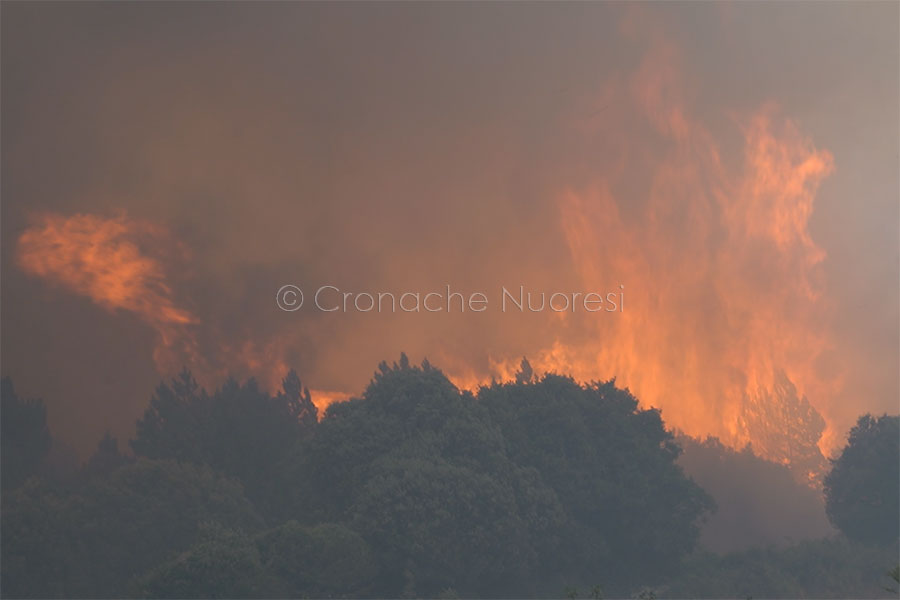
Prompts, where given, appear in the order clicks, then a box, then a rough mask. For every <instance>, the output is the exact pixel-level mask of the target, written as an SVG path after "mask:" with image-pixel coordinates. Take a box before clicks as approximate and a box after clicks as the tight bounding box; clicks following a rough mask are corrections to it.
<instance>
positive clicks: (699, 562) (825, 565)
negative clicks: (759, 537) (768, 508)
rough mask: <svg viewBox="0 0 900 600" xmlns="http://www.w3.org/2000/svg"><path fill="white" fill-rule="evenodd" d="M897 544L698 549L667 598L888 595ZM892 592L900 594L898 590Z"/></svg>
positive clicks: (841, 541) (825, 543) (671, 585)
mask: <svg viewBox="0 0 900 600" xmlns="http://www.w3.org/2000/svg"><path fill="white" fill-rule="evenodd" d="M896 560H897V547H896V546H895V547H893V548H884V547H873V546H866V545H863V544H860V543H858V542H852V541H849V540H846V539H841V538H829V539H823V540H812V541H806V542H801V543H799V544H795V545H793V546H789V547H787V548H781V549H779V548H775V547H768V548H755V549H752V550H747V551H744V552H738V553H732V554H728V555H725V556H719V555H715V554H711V553H698V554H696V555H694V556H692V557H691V559H690V560H689V561H688V562H687V563H686V564H685V567H684V570H683V572H682V573H681V574H680V575H679V576H678V578H676V579H674V580H672V581H670V582H668V584H667V585H666V586H664V589H663V592H662V594H661V597H663V598H747V597H753V598H885V597H890V596H888V595H886V594H885V590H884V589H883V587H882V585H883V581H884V573H885V570H886V566H885V565H890V564H891V563H893V562H895V561H896ZM893 597H896V595H894V596H893Z"/></svg>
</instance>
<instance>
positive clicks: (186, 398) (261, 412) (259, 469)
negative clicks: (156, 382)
mask: <svg viewBox="0 0 900 600" xmlns="http://www.w3.org/2000/svg"><path fill="white" fill-rule="evenodd" d="M316 419H317V411H316V407H315V405H314V404H313V403H312V401H311V399H310V396H309V390H306V389H304V388H303V387H302V386H301V384H300V380H299V378H298V377H297V374H296V373H295V372H294V371H291V372H290V373H289V374H288V375H287V377H286V378H285V379H284V382H283V391H282V392H280V393H278V394H276V395H275V396H270V395H269V394H267V393H265V392H263V391H262V390H260V389H259V387H258V386H257V384H256V381H255V380H253V379H250V380H249V381H247V382H246V383H244V384H240V383H238V382H236V381H235V380H233V379H229V380H228V381H227V382H226V383H225V385H224V386H222V388H221V389H220V390H217V391H216V392H215V393H213V394H212V395H209V394H207V393H206V391H205V390H203V389H201V388H200V387H199V385H198V384H197V382H196V381H195V380H194V378H193V377H192V376H191V374H190V373H189V372H188V371H183V372H182V373H181V374H180V375H179V376H178V377H176V378H174V379H173V380H172V381H171V383H170V384H165V383H162V384H160V386H159V387H158V388H157V390H156V393H155V394H154V396H153V398H152V399H151V401H150V406H149V407H148V408H147V411H146V412H145V413H144V416H143V417H142V418H141V419H140V420H138V422H137V436H136V437H135V439H134V440H132V441H131V447H132V449H133V450H134V453H135V454H136V455H138V456H146V457H148V458H165V459H175V460H181V461H190V462H195V463H202V464H207V465H209V466H211V467H212V468H213V469H215V470H217V471H220V472H222V473H224V474H226V475H228V476H230V477H236V478H237V479H239V480H240V481H241V482H243V483H244V487H245V489H246V490H247V491H248V495H249V497H250V498H251V499H252V500H254V501H255V502H256V503H257V504H258V505H259V506H261V507H264V505H266V504H267V503H269V502H271V501H272V500H271V498H272V496H277V495H278V490H277V487H278V485H277V484H278V481H279V479H278V475H279V469H280V464H279V463H280V461H281V460H283V459H284V458H285V456H287V455H288V453H289V451H290V450H291V449H292V448H293V446H294V445H295V444H296V443H297V441H298V440H299V439H300V438H301V437H302V436H303V435H305V434H307V433H309V432H310V431H311V430H312V429H313V428H314V427H315V425H316V422H317V421H316Z"/></svg>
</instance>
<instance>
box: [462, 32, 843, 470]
mask: <svg viewBox="0 0 900 600" xmlns="http://www.w3.org/2000/svg"><path fill="white" fill-rule="evenodd" d="M602 95H603V101H602V103H603V104H605V105H606V104H609V103H610V102H611V100H610V98H613V99H615V98H619V99H620V104H623V105H625V106H626V108H623V109H622V112H623V113H625V112H627V111H632V110H634V109H633V107H635V106H636V107H638V109H639V111H640V112H641V114H642V118H643V123H644V124H645V125H646V126H649V127H650V128H652V130H653V131H654V132H655V135H656V137H657V138H658V140H659V144H658V146H659V151H658V153H657V154H656V155H655V156H653V157H652V159H651V161H652V163H653V164H652V166H649V167H648V172H650V173H652V177H651V178H650V179H649V181H648V184H649V186H648V191H647V194H646V200H645V201H643V204H639V205H638V207H637V208H636V209H635V210H634V214H629V215H628V216H627V217H626V216H625V215H623V214H622V209H621V207H623V206H628V201H630V200H633V198H630V197H627V196H625V195H624V194H623V193H621V192H618V191H617V190H623V189H627V184H628V182H627V181H626V179H627V174H626V170H625V169H624V168H622V167H621V166H617V167H614V168H612V169H609V168H607V169H605V170H603V171H604V172H603V174H602V175H598V176H597V177H596V178H595V180H594V181H593V182H592V183H591V184H590V185H588V186H585V187H583V188H581V189H575V188H573V189H568V190H565V191H563V192H562V193H560V194H559V197H558V207H559V215H560V224H561V226H562V228H563V230H564V232H565V237H566V240H567V242H568V245H569V250H570V254H571V258H572V260H573V261H574V264H575V265H576V267H577V270H578V273H579V276H580V278H581V282H582V284H583V288H582V289H586V290H604V289H609V288H610V287H611V285H612V284H622V285H624V288H625V290H626V292H625V295H626V300H625V309H624V310H623V312H622V313H616V314H615V315H608V316H606V318H597V315H593V314H592V315H589V316H587V317H585V316H583V315H582V316H579V315H573V314H569V315H567V319H566V321H565V322H563V323H560V325H559V327H558V331H559V334H558V336H557V339H555V340H553V341H552V343H550V344H548V345H547V346H546V347H545V348H544V349H543V350H539V351H538V352H537V353H535V354H534V355H529V357H528V358H529V359H530V362H531V364H532V365H533V366H534V368H535V369H536V370H538V371H545V372H558V373H564V374H571V375H573V376H574V377H575V378H576V379H579V380H583V381H590V380H596V379H606V378H612V377H615V378H616V379H617V383H618V384H619V385H622V386H627V387H628V388H630V389H631V390H632V392H634V393H635V395H636V396H637V397H638V398H639V399H640V400H641V401H642V402H643V404H645V405H647V406H655V407H657V408H660V409H662V410H663V412H664V417H665V419H666V421H667V422H668V423H669V424H670V425H671V426H674V427H676V428H678V429H680V430H682V431H684V432H685V433H688V434H690V435H694V436H705V435H715V436H718V437H719V438H720V439H721V440H722V441H723V442H725V443H728V444H730V445H732V446H735V447H743V446H744V445H746V444H748V443H752V444H753V448H754V450H755V451H756V452H757V453H759V454H761V455H762V456H765V457H767V458H769V459H772V460H776V461H780V462H790V461H797V459H798V455H799V454H800V453H801V449H800V448H799V446H800V445H801V444H800V443H799V442H798V440H801V439H802V440H803V442H804V443H803V444H802V445H803V448H802V452H803V453H805V454H806V455H807V456H804V460H805V461H806V462H807V463H809V464H812V463H815V464H817V465H820V466H821V465H822V464H823V463H824V459H823V457H822V454H820V453H819V451H820V450H821V451H822V452H824V453H827V452H828V451H829V450H830V449H831V447H832V446H833V445H834V443H835V440H836V439H837V436H836V435H835V432H834V431H833V430H832V429H830V428H829V429H826V430H825V431H824V435H822V434H823V429H824V425H823V424H822V422H821V421H822V419H821V417H820V416H819V414H818V412H817V411H816V410H815V409H814V408H812V406H811V405H810V404H809V402H808V401H807V400H806V398H807V396H808V397H809V398H811V399H813V400H814V401H815V402H816V403H817V404H819V405H827V404H828V403H829V402H831V401H833V400H834V399H835V397H836V395H837V393H838V391H839V389H840V385H841V372H840V370H833V371H832V372H830V373H824V372H823V370H822V369H821V368H819V367H818V366H817V365H818V361H819V360H820V359H821V358H822V357H823V356H825V355H827V353H828V352H829V350H831V349H832V348H833V347H834V344H833V342H832V340H831V339H830V338H829V337H828V333H827V332H828V328H827V325H826V324H827V321H828V318H829V315H830V307H829V304H828V302H827V300H826V299H825V298H823V294H822V291H821V290H822V284H821V280H822V274H821V270H820V267H821V262H822V260H823V259H824V257H825V253H824V251H823V250H822V249H821V248H819V247H818V246H817V245H816V244H815V242H814V241H813V240H812V238H811V236H810V233H809V229H808V223H809V218H810V215H811V214H812V211H813V205H814V200H815V194H816V191H817V188H818V187H819V185H820V184H821V182H822V181H823V179H824V178H825V177H826V176H827V175H828V174H829V173H830V172H831V171H832V169H833V160H832V156H831V154H830V153H829V152H827V151H825V150H819V149H817V148H815V146H814V145H813V144H812V143H811V141H810V140H808V139H807V138H805V137H804V136H803V135H802V134H801V133H800V132H799V130H798V128H797V127H796V125H794V124H793V123H792V122H791V121H790V120H787V119H783V118H779V116H778V110H777V108H776V107H775V106H774V105H769V106H764V107H763V108H761V109H760V110H759V111H758V112H757V113H755V114H752V115H750V116H747V117H733V122H735V123H736V124H737V127H736V129H737V130H738V131H739V132H740V133H741V137H742V140H741V145H742V147H741V148H740V152H739V153H738V152H734V151H733V150H732V151H731V154H737V155H738V156H743V162H742V164H739V165H738V166H737V168H734V167H731V168H728V167H726V165H725V164H723V161H722V160H721V158H720V157H721V156H722V154H723V149H722V146H721V144H720V143H718V142H717V140H716V138H715V136H714V135H713V133H712V132H710V131H709V130H708V129H707V128H706V127H705V126H704V124H703V123H701V122H700V121H698V120H696V119H693V118H692V117H691V115H690V113H689V111H688V109H687V107H686V106H685V105H684V103H683V102H682V100H681V98H682V96H683V94H682V93H681V89H680V78H679V68H678V53H677V51H676V50H675V49H674V48H673V47H672V46H671V45H669V44H667V43H665V41H664V40H657V42H656V43H655V45H654V46H653V47H652V48H651V50H650V52H648V54H647V56H646V58H645V60H644V62H643V64H642V65H641V66H640V68H639V69H638V70H637V72H636V73H635V74H634V75H633V76H632V77H630V78H625V79H624V81H622V82H619V83H617V84H614V85H611V86H609V87H608V88H606V89H605V90H604V93H603V94H602ZM631 122H632V123H633V121H631ZM605 123H606V125H605V129H604V130H603V135H604V136H605V137H607V138H608V139H611V140H614V142H615V143H616V144H618V145H619V146H620V147H621V149H622V150H621V152H622V154H623V155H629V156H633V157H635V160H640V156H641V154H640V152H641V150H642V149H641V148H636V147H634V144H632V143H631V142H630V138H629V131H626V130H625V129H624V126H623V128H621V129H619V130H617V129H616V123H629V119H627V118H625V117H624V116H623V117H622V118H617V115H615V114H613V115H607V117H606V119H605ZM632 173H633V172H632ZM576 331H580V332H583V331H589V332H590V334H591V335H590V336H589V338H588V339H587V341H576V342H572V341H571V340H572V339H577V340H584V338H585V336H583V335H575V332H576ZM519 360H520V357H519V356H514V357H512V356H510V357H503V358H495V359H494V360H492V364H491V371H492V372H491V373H490V374H480V375H479V374H476V373H472V372H467V371H460V372H459V373H457V374H455V375H456V376H455V381H456V382H457V383H458V384H459V385H460V386H462V387H466V388H474V387H477V386H478V385H481V384H484V383H486V382H488V381H490V380H491V379H492V378H493V379H499V380H510V379H512V378H513V376H514V374H515V372H516V370H517V369H518V366H519ZM761 399H762V400H761ZM761 403H764V404H765V405H767V406H768V407H769V408H767V409H766V410H761V409H760V405H761ZM772 407H774V408H772ZM785 419H792V422H785V421H784V420H785ZM785 438H792V439H793V440H794V441H793V442H792V441H791V440H790V439H789V440H788V441H787V442H785ZM817 444H818V446H817ZM813 455H814V456H813ZM816 468H817V467H810V469H811V470H815V469H816Z"/></svg>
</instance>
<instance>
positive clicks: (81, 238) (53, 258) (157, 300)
mask: <svg viewBox="0 0 900 600" xmlns="http://www.w3.org/2000/svg"><path fill="white" fill-rule="evenodd" d="M145 246H146V247H151V248H155V249H157V250H159V249H161V248H165V247H171V240H169V239H168V237H167V236H166V234H165V232H164V231H163V230H161V229H159V228H157V227H155V226H153V225H152V224H150V223H147V222H144V221H138V220H133V219H129V218H128V217H126V216H124V215H122V216H118V217H114V218H103V217H99V216H95V215H84V214H78V215H73V216H71V217H64V216H62V215H57V214H42V215H39V216H37V218H36V222H35V224H34V225H32V226H31V227H30V228H28V229H27V230H26V231H25V232H23V233H22V235H21V236H20V237H19V240H18V248H17V250H18V253H17V258H18V263H19V266H20V267H21V268H22V269H23V270H24V271H25V272H26V273H30V274H32V275H35V276H38V277H42V278H44V279H47V280H48V281H51V282H54V283H57V284H59V285H62V286H63V287H66V288H68V289H70V290H71V291H73V292H75V293H77V294H81V295H83V296H87V297H88V298H90V299H91V300H93V301H94V302H96V303H97V304H98V305H100V306H102V307H103V308H106V309H107V310H110V311H117V310H125V311H129V312H132V313H134V314H136V315H137V316H138V317H139V318H140V319H141V320H143V321H144V322H146V323H148V324H149V325H151V326H152V327H153V328H154V329H155V330H156V332H157V334H158V337H159V345H158V347H157V349H156V350H155V351H154V359H155V360H156V362H157V367H158V368H159V369H160V370H161V371H164V372H169V371H171V369H172V368H173V367H176V365H177V363H178V361H179V360H185V359H188V360H196V358H197V356H196V342H195V341H194V339H193V336H192V335H191V333H190V331H189V329H188V327H189V326H190V325H192V324H195V323H197V322H198V320H197V318H196V317H194V315H193V314H192V313H191V312H190V311H188V310H186V309H184V308H182V307H180V306H178V305H177V304H176V302H175V300H174V298H173V292H172V289H171V287H170V285H169V283H168V280H167V274H166V270H165V268H164V265H163V260H162V258H161V257H154V256H152V255H150V254H148V253H147V252H146V250H145V248H144V247H145ZM185 354H187V356H185Z"/></svg>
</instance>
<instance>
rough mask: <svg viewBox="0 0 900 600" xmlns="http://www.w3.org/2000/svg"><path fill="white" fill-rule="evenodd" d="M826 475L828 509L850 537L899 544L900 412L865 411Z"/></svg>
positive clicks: (829, 514) (841, 528) (836, 522)
mask: <svg viewBox="0 0 900 600" xmlns="http://www.w3.org/2000/svg"><path fill="white" fill-rule="evenodd" d="M832 464H833V466H832V469H831V472H830V473H829V474H828V476H827V477H826V478H825V497H826V509H827V511H828V517H829V518H830V519H831V522H832V523H834V525H835V526H836V527H837V528H838V529H840V530H841V531H842V532H843V533H844V534H845V535H846V536H847V537H849V538H851V539H855V540H859V541H862V542H871V543H878V544H894V543H896V541H897V536H898V533H900V417H896V416H894V417H889V416H887V415H884V416H881V417H877V418H876V417H873V416H871V415H864V416H862V417H860V418H859V421H857V423H856V426H855V427H854V428H853V429H851V430H850V437H849V440H848V442H847V446H846V447H845V448H844V450H843V452H842V453H841V455H840V456H839V457H838V458H837V459H836V460H834V461H832Z"/></svg>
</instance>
